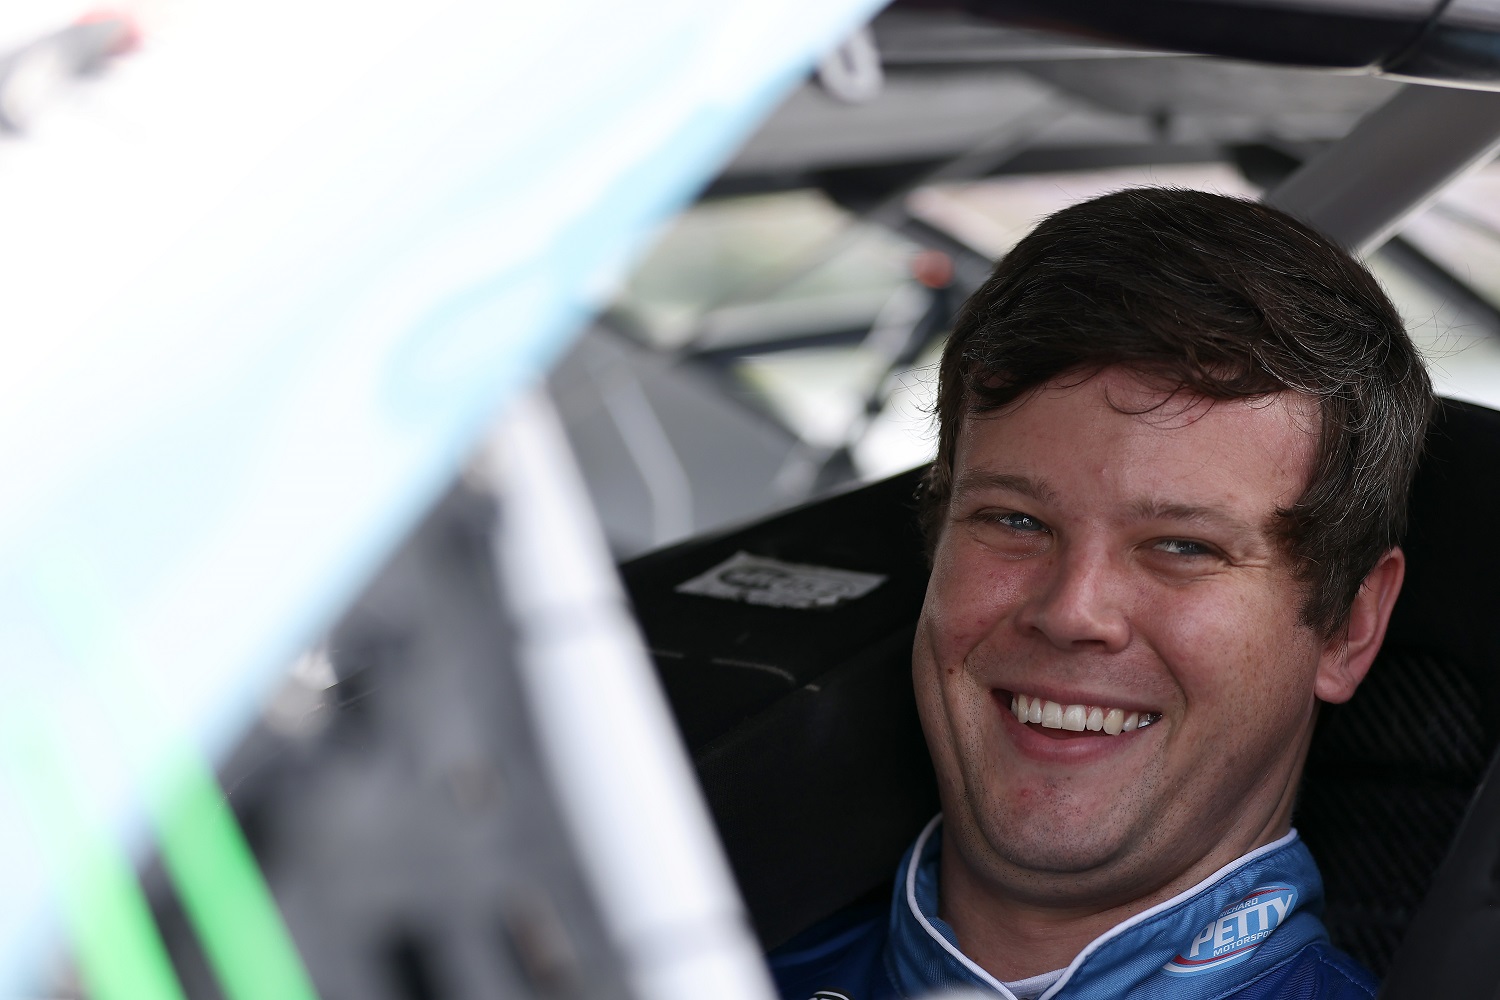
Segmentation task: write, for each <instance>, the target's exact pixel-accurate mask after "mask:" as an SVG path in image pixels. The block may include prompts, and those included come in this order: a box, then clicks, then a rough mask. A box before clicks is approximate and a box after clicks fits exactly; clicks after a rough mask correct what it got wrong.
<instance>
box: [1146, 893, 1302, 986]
mask: <svg viewBox="0 0 1500 1000" xmlns="http://www.w3.org/2000/svg"><path fill="white" fill-rule="evenodd" d="M1296 903H1297V890H1296V889H1293V888H1292V887H1290V886H1286V885H1263V886H1261V887H1260V888H1258V889H1255V890H1253V891H1251V893H1250V895H1248V896H1246V897H1245V898H1244V899H1242V900H1240V901H1239V902H1238V903H1234V904H1231V905H1230V906H1229V907H1227V908H1226V909H1225V910H1224V911H1223V912H1222V913H1220V914H1219V915H1218V916H1217V917H1215V918H1214V919H1213V922H1212V923H1210V924H1209V925H1208V926H1207V927H1205V928H1203V930H1202V932H1201V933H1199V935H1198V936H1197V937H1195V938H1193V943H1192V944H1191V945H1189V946H1188V948H1187V950H1186V951H1183V952H1178V954H1177V957H1175V958H1173V959H1172V960H1171V961H1170V962H1168V963H1167V964H1166V965H1164V966H1162V969H1163V970H1164V971H1166V972H1169V973H1171V974H1172V975H1175V976H1196V975H1198V974H1199V973H1201V972H1210V971H1212V970H1214V969H1222V968H1224V967H1225V966H1228V965H1236V964H1238V963H1240V962H1243V961H1244V960H1245V959H1247V958H1249V957H1250V955H1251V953H1252V952H1254V951H1255V949H1256V948H1259V947H1260V946H1261V944H1263V943H1264V942H1265V940H1266V938H1268V937H1270V936H1271V932H1272V931H1274V930H1275V929H1276V928H1277V927H1278V926H1280V925H1281V922H1282V921H1283V920H1285V919H1286V915H1287V914H1288V913H1291V912H1292V907H1294V906H1295V905H1296Z"/></svg>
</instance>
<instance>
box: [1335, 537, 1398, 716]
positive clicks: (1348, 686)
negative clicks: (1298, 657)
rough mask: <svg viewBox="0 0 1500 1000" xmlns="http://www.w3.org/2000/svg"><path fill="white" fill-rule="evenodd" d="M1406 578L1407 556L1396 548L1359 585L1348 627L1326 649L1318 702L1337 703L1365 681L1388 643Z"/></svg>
mask: <svg viewBox="0 0 1500 1000" xmlns="http://www.w3.org/2000/svg"><path fill="white" fill-rule="evenodd" d="M1405 578H1406V553H1404V552H1402V551H1401V549H1400V548H1394V549H1391V550H1390V551H1389V552H1387V553H1386V554H1385V555H1383V556H1381V557H1380V562H1378V563H1376V564H1375V568H1374V569H1372V570H1370V575H1369V576H1367V577H1365V582H1364V583H1362V584H1360V587H1359V593H1358V594H1357V595H1355V598H1354V606H1353V607H1352V608H1350V609H1349V624H1348V626H1347V627H1345V628H1344V629H1343V630H1342V631H1340V632H1339V633H1338V634H1337V635H1335V636H1334V637H1333V638H1332V639H1330V640H1328V644H1327V645H1326V646H1324V647H1323V658H1322V660H1321V661H1320V662H1319V664H1318V679H1317V683H1316V684H1315V685H1314V688H1313V691H1314V693H1316V694H1317V696H1318V698H1319V699H1321V700H1323V701H1328V702H1333V703H1335V704H1337V703H1339V702H1345V701H1348V700H1349V699H1350V698H1351V697H1353V696H1354V689H1355V688H1357V687H1359V682H1360V681H1362V680H1364V679H1365V674H1366V673H1368V672H1369V670H1370V664H1371V663H1374V662H1375V654H1376V653H1378V652H1380V644H1381V643H1382V642H1384V641H1385V627H1386V625H1388V624H1389V623H1390V620H1391V608H1393V607H1395V606H1396V597H1397V595H1399V594H1400V593H1401V581H1402V580H1404V579H1405Z"/></svg>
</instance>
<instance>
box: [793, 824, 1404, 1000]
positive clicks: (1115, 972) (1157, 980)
mask: <svg viewBox="0 0 1500 1000" xmlns="http://www.w3.org/2000/svg"><path fill="white" fill-rule="evenodd" d="M940 818H941V817H939V819H940ZM938 821H939V820H938V819H934V820H933V821H932V822H931V823H929V824H928V826H927V829H925V830H923V831H922V834H921V836H919V837H918V838H917V840H916V843H914V844H913V845H912V846H911V848H910V849H909V850H908V851H907V852H906V857H905V858H903V859H902V862H901V867H900V869H898V873H897V874H898V877H897V879H896V891H895V893H894V899H893V900H892V903H891V906H890V907H889V909H888V910H887V908H886V907H884V906H880V907H871V908H867V909H866V910H865V911H863V912H859V911H853V910H851V911H846V912H844V913H842V914H839V915H838V916H836V917H834V918H832V919H830V920H827V921H824V922H823V923H821V924H818V925H816V926H814V927H813V928H811V929H810V930H809V931H806V932H804V933H803V934H801V935H799V936H798V937H796V938H794V939H792V940H791V941H789V942H788V943H787V944H785V945H783V946H782V947H781V948H778V949H777V950H776V951H775V952H774V953H772V955H771V971H772V973H773V974H774V975H775V977H776V983H777V986H778V987H779V988H780V991H781V995H782V997H783V1000H810V998H818V1000H892V998H916V997H920V996H923V995H924V994H928V993H932V992H934V991H936V990H947V989H955V988H957V989H977V990H979V991H980V992H982V993H987V994H993V995H998V996H1000V997H1002V998H1005V1000H1033V998H1035V1000H1120V998H1134V1000H1168V998H1170V1000H1178V998H1181V1000H1226V998H1230V997H1233V998H1235V1000H1269V998H1272V997H1275V998H1278V1000H1281V998H1288V997H1292V998H1328V1000H1372V998H1373V997H1374V996H1375V992H1376V988H1377V986H1378V985H1379V984H1378V983H1377V982H1376V980H1375V978H1374V977H1373V976H1372V975H1371V974H1370V973H1369V972H1367V971H1366V970H1365V969H1364V968H1363V967H1361V966H1360V965H1359V964H1358V963H1356V962H1355V961H1354V960H1353V959H1351V958H1349V957H1348V956H1347V955H1345V954H1343V953H1342V952H1340V951H1338V950H1337V949H1336V948H1334V947H1333V945H1331V944H1330V943H1329V941H1328V934H1327V932H1326V931H1325V930H1324V929H1323V922H1322V921H1321V920H1320V919H1319V913H1320V912H1321V911H1322V907H1323V880H1322V879H1321V878H1320V877H1319V876H1318V868H1317V865H1316V864H1315V863H1314V862H1313V859H1312V855H1311V854H1309V853H1308V850H1307V848H1306V847H1305V846H1303V844H1302V841H1301V840H1299V839H1298V837H1297V832H1296V831H1295V830H1293V831H1292V832H1291V833H1289V834H1287V835H1286V836H1285V837H1282V838H1281V839H1280V840H1278V841H1276V842H1275V843H1272V844H1267V845H1266V846H1264V847H1261V848H1258V849H1257V850H1254V851H1251V852H1250V853H1249V854H1246V855H1245V856H1244V857H1242V858H1240V859H1239V860H1238V861H1235V862H1234V863H1233V864H1231V865H1229V866H1228V867H1226V868H1223V869H1221V870H1220V871H1218V872H1216V873H1214V874H1213V875H1211V876H1210V877H1209V878H1207V879H1206V880H1204V881H1203V882H1201V883H1199V884H1198V885H1196V886H1194V887H1193V888H1191V889H1189V890H1187V891H1186V892H1184V893H1182V894H1181V895H1179V896H1177V897H1175V898H1173V899H1169V900H1167V901H1166V902H1164V903H1160V904H1158V905H1156V906H1153V907H1151V908H1150V909H1149V910H1146V911H1144V912H1142V913H1137V914H1136V915H1135V916H1133V917H1131V918H1130V919H1128V920H1126V921H1124V922H1122V923H1120V924H1118V925H1116V926H1115V927H1114V928H1112V929H1111V930H1109V931H1107V932H1105V933H1104V934H1101V935H1100V936H1099V937H1097V938H1095V939H1094V940H1093V941H1092V942H1090V943H1089V944H1088V946H1087V947H1085V948H1084V949H1083V951H1081V952H1079V954H1078V957H1076V958H1074V959H1073V961H1072V962H1071V963H1070V964H1069V965H1068V967H1067V968H1066V969H1062V970H1060V973H1053V974H1050V975H1043V976H1038V977H1036V978H1035V979H1032V980H1025V981H1022V982H1019V983H1012V984H1005V983H1001V982H999V981H998V980H996V979H995V978H994V977H993V976H991V975H990V974H989V973H987V972H985V971H984V970H983V969H981V968H980V967H979V966H978V965H977V964H975V963H974V962H973V961H972V960H971V959H969V958H968V956H966V955H964V954H963V952H961V951H960V950H959V948H958V944H957V941H956V939H955V937H954V935H953V931H952V929H951V928H950V927H949V926H948V925H947V924H946V923H945V922H944V921H943V920H942V919H941V918H940V917H938V915H937V914H938V907H937V901H938V853H939V846H940V842H941V838H940V837H937V836H934V835H933V833H934V831H935V830H936V829H937V827H938ZM1010 987H1014V988H1015V991H1014V992H1013V991H1012V989H1011V988H1010Z"/></svg>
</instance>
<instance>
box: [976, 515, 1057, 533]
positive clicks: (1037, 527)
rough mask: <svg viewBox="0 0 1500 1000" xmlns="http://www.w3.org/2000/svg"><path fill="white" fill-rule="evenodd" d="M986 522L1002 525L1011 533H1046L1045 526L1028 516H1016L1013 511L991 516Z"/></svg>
mask: <svg viewBox="0 0 1500 1000" xmlns="http://www.w3.org/2000/svg"><path fill="white" fill-rule="evenodd" d="M987 519H988V520H990V521H993V522H995V523H996V524H1003V525H1005V526H1006V527H1007V528H1010V529H1012V530H1013V531H1025V532H1033V531H1046V530H1047V526H1046V525H1045V524H1043V523H1042V522H1041V521H1038V520H1037V519H1036V518H1034V517H1032V516H1031V515H1030V514H1017V513H1015V512H1014V511H1012V512H1010V513H1007V514H991V515H990V516H989V517H988V518H987Z"/></svg>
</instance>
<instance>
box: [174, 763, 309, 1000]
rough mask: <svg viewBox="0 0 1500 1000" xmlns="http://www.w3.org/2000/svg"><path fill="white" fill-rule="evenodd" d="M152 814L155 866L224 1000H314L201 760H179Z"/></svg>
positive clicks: (247, 848)
mask: <svg viewBox="0 0 1500 1000" xmlns="http://www.w3.org/2000/svg"><path fill="white" fill-rule="evenodd" d="M168 788H169V792H168V794H167V796H166V798H165V802H166V803H167V804H166V807H165V808H164V809H161V810H159V811H158V815H157V817H156V819H157V836H158V837H159V838H160V844H161V856H162V862H163V863H164V864H165V866H166V869H167V872H168V873H169V874H170V875H171V877H172V882H173V884H174V885H176V887H177V894H178V896H179V897H180V898H181V899H182V904H183V908H184V909H185V910H186V911H187V914H188V918H189V919H190V920H191V921H192V922H193V926H194V927H195V928H196V929H197V931H198V936H199V938H200V940H201V941H202V943H203V950H204V952H205V953H206V954H207V955H208V960H209V963H210V964H211V965H212V966H213V968H214V971H215V972H216V973H217V974H218V977H219V983H220V985H221V986H222V987H223V990H224V993H225V995H226V996H227V997H228V998H229V1000H316V997H317V993H316V992H315V991H314V989H313V985H312V981H311V980H310V979H309V978H308V975H307V971H306V970H305V969H304V968H303V965H302V960H301V958H300V957H299V956H298V954H297V949H296V947H295V946H294V945H293V944H292V939H291V935H290V934H288V933H287V929H286V925H285V924H284V923H283V922H282V919H281V913H280V912H279V911H278V910H277V908H276V902H275V900H274V899H272V897H271V891H270V889H269V888H268V887H267V886H266V882H265V879H264V878H263V877H262V875H261V871H260V868H259V867H258V866H257V865H256V863H255V858H254V856H253V855H252V854H251V853H250V846H249V844H247V843H246V842H245V836H244V833H243V832H242V831H241V830H240V826H239V823H238V822H237V821H236V820H235V818H234V814H233V813H232V812H230V810H229V806H228V805H227V804H226V803H225V801H224V798H223V795H222V794H221V793H220V791H219V786H218V783H217V782H216V781H215V780H214V777H213V775H212V774H211V773H210V772H209V770H208V768H207V766H205V764H204V763H203V761H202V760H201V758H198V757H196V756H187V755H184V756H182V757H181V758H180V759H179V760H178V762H177V767H176V768H175V770H174V771H173V775H172V781H171V782H170V784H169V786H168Z"/></svg>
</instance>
